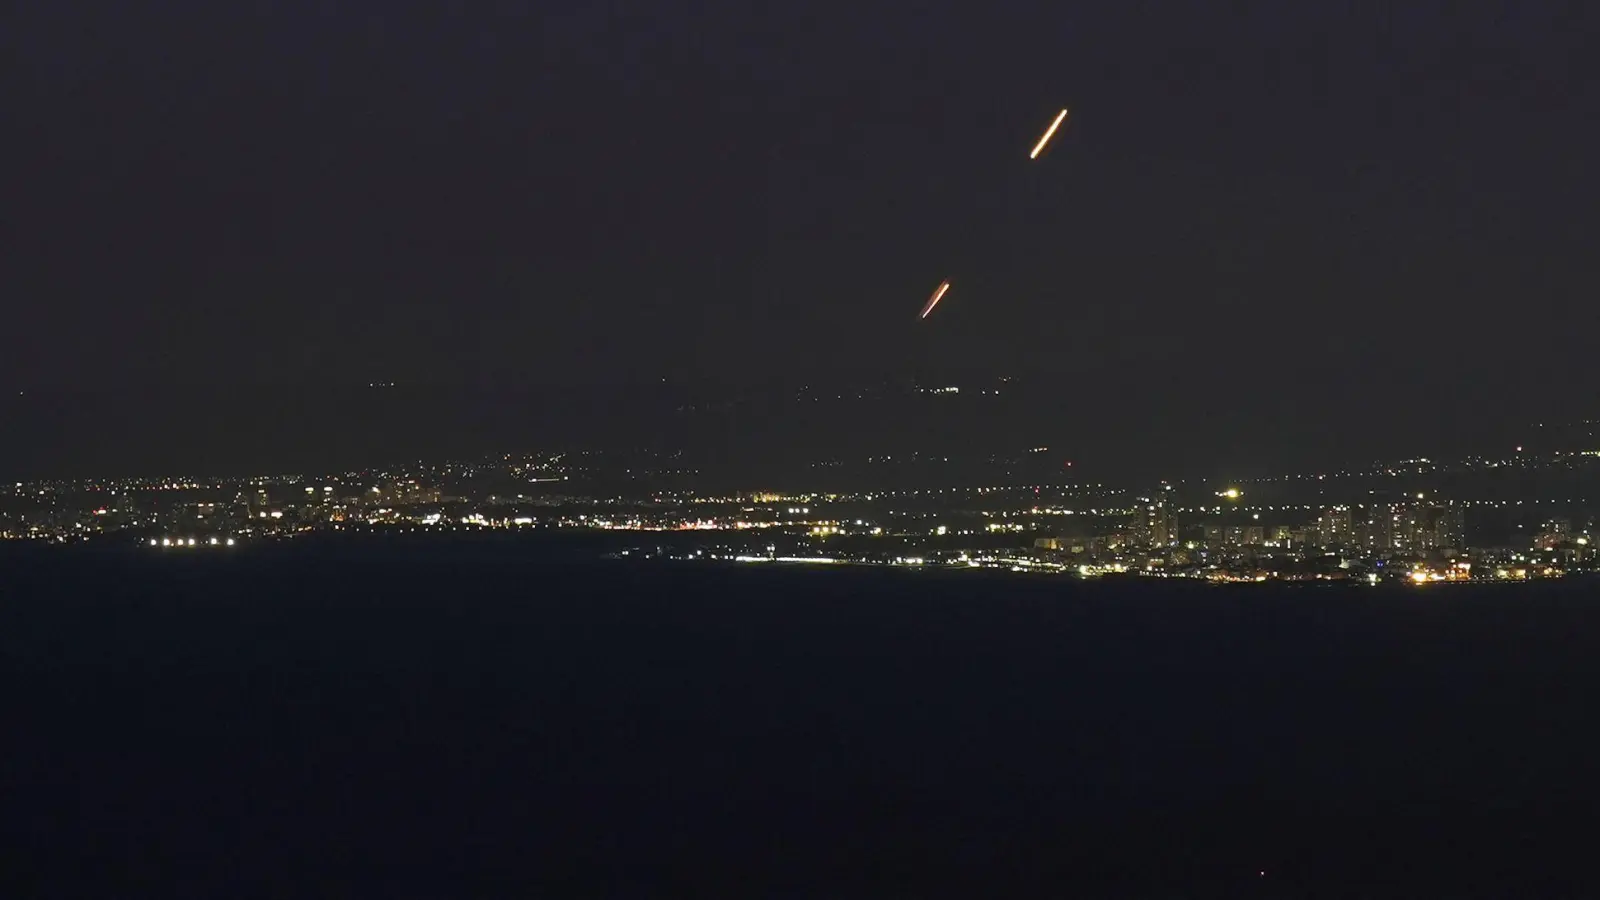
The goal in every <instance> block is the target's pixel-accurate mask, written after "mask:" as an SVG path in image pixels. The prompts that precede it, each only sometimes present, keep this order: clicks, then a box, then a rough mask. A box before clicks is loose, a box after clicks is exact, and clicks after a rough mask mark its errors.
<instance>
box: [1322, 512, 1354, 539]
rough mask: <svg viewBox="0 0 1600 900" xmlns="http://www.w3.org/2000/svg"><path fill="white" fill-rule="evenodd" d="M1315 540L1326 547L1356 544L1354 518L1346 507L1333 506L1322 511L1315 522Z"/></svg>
mask: <svg viewBox="0 0 1600 900" xmlns="http://www.w3.org/2000/svg"><path fill="white" fill-rule="evenodd" d="M1316 530H1317V538H1318V540H1319V542H1320V543H1321V544H1323V545H1324V546H1328V547H1344V546H1349V545H1351V544H1354V543H1356V539H1355V537H1356V535H1355V523H1354V517H1353V516H1352V514H1351V509H1350V507H1348V506H1335V507H1331V508H1329V509H1325V510H1323V511H1322V517H1321V518H1320V519H1318V520H1317V526H1316Z"/></svg>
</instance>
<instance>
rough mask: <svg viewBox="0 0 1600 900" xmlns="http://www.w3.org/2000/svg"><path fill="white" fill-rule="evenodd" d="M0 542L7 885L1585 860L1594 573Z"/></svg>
mask: <svg viewBox="0 0 1600 900" xmlns="http://www.w3.org/2000/svg"><path fill="white" fill-rule="evenodd" d="M0 566H3V570H0V578H3V581H0V663H3V671H0V676H3V678H4V682H5V686H6V687H5V690H6V692H7V695H8V696H9V697H10V698H11V699H9V700H8V701H7V703H6V707H5V721H4V737H3V746H4V750H3V753H0V790H3V792H4V799H3V801H0V802H3V806H0V817H3V822H4V826H5V831H4V834H3V835H0V837H3V844H0V846H3V849H0V853H3V854H4V856H3V857H0V862H3V864H4V868H5V871H6V873H7V874H6V876H5V880H6V881H8V882H9V883H11V884H13V885H20V890H16V891H8V892H7V893H8V895H11V896H134V895H144V896H163V897H166V896H179V895H184V896H211V897H223V896H242V895H263V894H266V895H275V896H380V897H400V896H406V897H465V896H570V897H594V896H629V897H632V896H664V895H677V896H751V897H783V896H815V897H837V896H884V897H913V896H929V895H935V894H938V895H959V896H995V895H1055V896H1117V897H1128V896H1172V897H1177V896H1231V897H1250V896H1263V897H1278V896H1281V897H1299V896H1333V897H1353V896H1397V897H1419V896H1529V897H1532V896H1539V897H1554V896H1582V895H1592V891H1593V889H1595V888H1596V887H1597V886H1600V871H1597V870H1596V868H1595V864H1593V863H1591V861H1590V860H1591V857H1592V850H1593V846H1594V845H1593V836H1594V835H1595V834H1597V833H1600V821H1597V820H1600V816H1597V814H1596V801H1597V800H1600V776H1597V775H1596V774H1595V765H1596V762H1597V760H1600V756H1597V751H1600V740H1597V737H1596V730H1595V727H1594V724H1593V720H1592V718H1591V714H1590V701H1591V699H1592V698H1593V697H1594V696H1595V691H1596V687H1597V686H1600V597H1597V596H1596V595H1595V592H1594V591H1593V590H1592V589H1588V588H1585V587H1584V586H1582V585H1576V584H1564V585H1551V586H1534V587H1527V588H1517V589H1484V590H1480V589H1451V590H1432V591H1427V590H1425V591H1399V592H1393V593H1389V592H1379V591H1373V590H1342V589H1330V590H1315V589H1301V590H1290V589H1281V588H1279V589H1266V590H1253V589H1243V590H1240V589H1232V590H1228V589H1206V588H1172V587H1166V586H1155V587H1152V586H1148V585H1133V586H1111V585H1088V586H1084V585H1076V584H1072V583H1069V582H1063V581H1055V580H1048V581H1036V580H1032V579H1022V580H1017V579H1009V578H1008V579H993V578H986V577H957V576H949V575H923V576H917V575H914V574H908V573H893V572H877V571H859V570H857V571H798V570H792V569H791V570H778V569H754V568H743V569H723V568H674V567H670V566H665V565H660V566H644V567H640V566H630V565H626V564H595V563H576V562H563V561H562V560H561V559H560V555H559V554H554V553H552V552H549V551H548V550H546V551H537V550H534V549H530V547H528V546H526V545H517V544H498V543H497V544H490V545H464V544H463V545H453V544H437V545H432V547H431V548H428V547H419V546H416V545H413V546H408V547H392V546H387V547H386V546H382V545H371V546H355V545H349V546H325V547H314V546H309V545H308V546H305V547H288V548H275V549H270V550H257V551H253V552H251V553H246V554H239V555H235V556H231V557H223V556H214V557H207V556H202V555H196V556H190V557H166V558H162V557H158V556H146V555H143V554H131V555H129V554H120V553H103V552H102V553H94V552H87V551H67V552H54V553H44V554H41V553H37V552H33V553H24V554H15V553H8V554H6V555H4V556H0ZM1262 872H1265V875H1264V876H1263V875H1261V874H1260V873H1262Z"/></svg>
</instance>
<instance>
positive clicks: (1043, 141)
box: [1028, 109, 1067, 159]
mask: <svg viewBox="0 0 1600 900" xmlns="http://www.w3.org/2000/svg"><path fill="white" fill-rule="evenodd" d="M1066 117H1067V111H1066V110H1064V109H1063V110H1062V111H1061V112H1059V113H1057V114H1056V120H1055V121H1054V122H1051V123H1050V127H1049V128H1047V129H1045V132H1044V137H1042V138H1039V143H1037V144H1034V145H1033V152H1032V153H1029V154H1028V158H1029V159H1038V157H1039V151H1040V150H1043V149H1044V145H1045V144H1048V143H1050V135H1052V134H1055V133H1056V129H1057V128H1060V127H1061V120H1062V119H1065V118H1066Z"/></svg>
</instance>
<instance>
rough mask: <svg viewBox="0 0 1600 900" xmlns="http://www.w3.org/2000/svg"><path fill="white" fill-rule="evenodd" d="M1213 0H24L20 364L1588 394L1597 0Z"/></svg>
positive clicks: (88, 372) (1167, 390)
mask: <svg viewBox="0 0 1600 900" xmlns="http://www.w3.org/2000/svg"><path fill="white" fill-rule="evenodd" d="M1200 6H1202V5H1200V4H1193V5H1191V4H1177V3H1139V2H1118V3H1106V4H1097V5H1089V4H1055V5H1050V4H993V3H991V4H953V3H928V4H921V5H918V6H916V7H915V8H914V9H913V8H911V7H906V6H904V5H893V6H892V7H890V6H889V5H885V7H883V8H877V7H875V6H872V5H865V4H859V3H802V4H765V3H756V4H748V3H706V2H671V3H667V2H658V3H591V2H584V3H563V2H543V3H530V4H516V3H509V2H507V3H470V4H467V3H440V4H420V3H415V2H396V3H392V4H377V5H375V4H372V3H367V2H362V3H354V2H351V3H337V2H322V3H297V2H279V3H268V2H236V3H220V4H219V3H203V2H197V0H196V2H184V0H171V2H162V3H148V4H111V3H82V2H71V0H56V2H51V3H30V4H22V5H21V6H20V8H16V9H13V10H12V11H11V12H10V13H9V14H8V15H7V17H6V19H5V21H4V23H3V27H0V42H3V44H0V46H3V48H4V49H3V52H4V55H5V58H6V62H7V65H6V70H7V74H6V76H5V77H4V78H3V79H0V85H3V86H0V101H3V103H4V106H5V109H6V110H7V116H6V119H7V122H8V126H9V127H8V136H7V137H6V139H5V142H4V143H5V145H6V146H5V149H4V150H3V151H0V153H3V154H4V157H5V158H6V160H7V162H6V165H5V172H6V176H7V182H8V185H7V188H6V191H5V194H6V197H5V201H4V202H5V210H6V215H5V216H4V217H3V222H4V228H5V233H4V235H3V238H4V239H3V242H0V290H3V295H4V297H5V302H4V307H3V322H0V383H3V384H6V385H13V386H14V389H15V390H48V389H50V388H61V387H69V388H84V387H100V386H104V385H108V384H116V385H134V384H172V383H178V382H182V381H183V380H186V379H195V378H204V379H206V380H209V381H212V382H221V383H237V384H255V385H262V384H301V385H306V384H310V385H319V384H362V383H366V382H369V381H374V380H397V381H402V382H409V383H421V384H442V383H470V384H477V383H494V384H539V385H549V384H564V383H578V382H594V381H597V380H603V381H613V382H618V383H627V382H630V381H645V380H649V381H652V382H654V381H657V380H659V378H660V377H671V378H674V379H702V378H710V377H717V378H724V379H725V378H727V377H729V376H730V375H733V376H740V375H748V376H749V377H752V378H754V377H760V376H763V375H766V374H771V373H775V372H778V373H790V374H792V373H797V372H798V373H804V372H807V371H817V372H831V373H848V372H856V371H859V372H864V373H866V372H870V373H875V374H877V373H886V372H896V371H903V370H907V369H911V368H915V367H919V366H927V365H930V364H931V363H934V362H938V363H941V364H944V363H948V364H951V365H960V366H963V367H970V368H973V369H978V370H986V371H995V370H1005V369H1006V368H1007V367H1016V366H1028V367H1032V368H1034V369H1038V370H1041V371H1045V372H1050V373H1059V375H1060V377H1061V378H1062V379H1063V384H1072V385H1078V386H1080V388H1081V387H1082V386H1083V385H1092V386H1094V389H1095V390H1113V391H1122V392H1126V393H1127V394H1128V395H1129V396H1130V397H1131V398H1134V399H1135V400H1136V401H1137V402H1139V403H1141V404H1145V405H1146V406H1147V408H1148V404H1149V403H1152V402H1153V403H1155V405H1156V409H1157V411H1159V407H1160V404H1161V402H1162V400H1161V399H1160V398H1163V397H1166V396H1170V395H1173V394H1191V395H1192V392H1193V391H1195V390H1197V389H1203V390H1207V391H1221V392H1230V391H1239V390H1247V391H1249V392H1250V393H1251V394H1252V396H1253V397H1254V400H1253V402H1259V403H1262V404H1263V405H1264V406H1267V407H1270V406H1272V405H1273V404H1282V403H1288V402H1290V401H1291V400H1292V399H1294V398H1296V397H1302V396H1304V394H1305V392H1306V391H1308V390H1310V391H1322V390H1331V389H1333V388H1339V389H1341V390H1343V391H1344V393H1343V394H1341V395H1340V401H1339V402H1341V403H1349V402H1352V401H1353V400H1360V399H1361V398H1371V399H1372V402H1373V403H1375V404H1381V405H1391V404H1404V403H1418V402H1426V401H1427V399H1428V398H1430V397H1435V398H1436V397H1439V396H1442V395H1448V396H1451V397H1456V398H1460V397H1463V396H1465V397H1473V398H1481V399H1482V403H1483V404H1484V405H1486V406H1489V407H1496V408H1504V407H1506V406H1508V405H1514V404H1516V403H1517V402H1519V398H1522V397H1526V396H1528V395H1529V394H1530V393H1540V394H1544V395H1550V394H1551V393H1552V392H1553V393H1555V394H1560V393H1561V392H1563V391H1571V392H1573V396H1583V391H1582V390H1581V388H1579V389H1575V388H1574V385H1576V384H1579V383H1581V382H1582V381H1584V380H1585V379H1588V378H1591V377H1592V373H1593V371H1594V368H1593V362H1592V359H1593V352H1592V348H1593V338H1592V337H1591V335H1590V331H1591V330H1592V329H1591V326H1592V322H1593V319H1594V315H1593V313H1592V311H1591V307H1590V300H1591V298H1592V297H1593V295H1594V284H1595V275H1596V273H1595V262H1594V261H1593V258H1592V256H1591V254H1590V253H1589V252H1588V250H1589V245H1590V244H1591V243H1592V241H1593V235H1594V234H1595V233H1596V232H1597V226H1600V203H1597V201H1600V175H1597V174H1596V169H1595V166H1594V160H1595V159H1596V158H1600V154H1597V151H1600V117H1597V115H1596V114H1597V112H1600V103H1597V100H1600V97H1597V92H1596V88H1595V86H1596V85H1597V84H1600V80H1597V79H1596V78H1594V77H1593V74H1594V71H1593V66H1586V65H1585V62H1584V60H1583V56H1582V54H1583V51H1584V49H1585V40H1586V38H1587V36H1588V35H1590V34H1592V33H1594V29H1595V26H1596V24H1597V23H1596V22H1595V21H1594V16H1593V14H1586V13H1584V12H1583V7H1582V5H1580V4H1548V5H1547V4H1540V3H1503V4H1482V5H1479V4H1458V3H1450V4H1445V3H1409V4H1404V5H1403V6H1402V5H1398V4H1396V5H1393V6H1391V5H1387V4H1344V3H1312V4H1300V3H1296V4H1282V3H1279V4H1261V5H1260V6H1259V7H1257V6H1255V5H1251V4H1242V3H1241V4H1227V5H1224V4H1205V5H1204V6H1206V7H1209V9H1208V10H1206V11H1204V12H1202V11H1201V9H1200ZM1469 7H1470V9H1469ZM1580 15H1584V16H1586V18H1585V19H1584V20H1580V19H1579V18H1578V16H1580ZM1063 106H1065V107H1070V108H1071V110H1072V115H1071V118H1070V119H1069V120H1068V122H1067V124H1066V126H1065V127H1064V128H1063V129H1062V131H1061V132H1060V133H1059V134H1058V135H1057V137H1056V140H1055V142H1054V143H1053V144H1052V146H1051V147H1050V148H1049V150H1048V151H1047V153H1046V154H1044V155H1043V156H1042V157H1041V159H1040V160H1038V161H1035V162H1030V161H1029V160H1028V159H1027V152H1028V150H1029V149H1030V148H1031V146H1032V144H1033V142H1034V140H1035V139H1036V138H1037V137H1038V135H1039V133H1040V132H1041V131H1042V129H1043V128H1044V126H1045V125H1047V124H1048V122H1049V121H1050V119H1051V117H1052V116H1053V115H1054V114H1055V112H1056V111H1057V110H1058V109H1059V108H1061V107H1063ZM946 277H948V278H950V279H952V281H953V282H954V288H953V289H952V291H951V292H950V294H949V295H948V296H947V297H946V298H945V300H944V303H943V304H942V305H941V306H940V308H939V309H938V310H937V311H936V312H935V314H934V315H932V316H930V318H929V319H928V320H927V321H924V322H919V321H917V320H916V313H917V311H918V310H919V308H920V306H921V304H922V303H923V302H924V301H925V300H926V298H927V296H928V294H929V292H930V291H931V290H932V289H933V288H934V286H936V285H937V284H938V283H939V281H940V280H941V279H943V278H946Z"/></svg>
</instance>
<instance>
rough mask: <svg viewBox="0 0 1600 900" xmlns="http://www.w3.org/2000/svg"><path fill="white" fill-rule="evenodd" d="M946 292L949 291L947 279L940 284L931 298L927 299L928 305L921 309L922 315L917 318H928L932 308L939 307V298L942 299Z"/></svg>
mask: <svg viewBox="0 0 1600 900" xmlns="http://www.w3.org/2000/svg"><path fill="white" fill-rule="evenodd" d="M948 290H950V281H949V279H946V280H944V281H942V282H940V284H939V289H938V290H936V291H934V292H933V296H932V297H929V298H928V305H927V306H924V307H923V308H922V315H920V316H917V318H919V319H926V318H927V317H928V313H931V312H933V308H934V307H935V306H938V305H939V298H940V297H943V296H944V292H945V291H948Z"/></svg>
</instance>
